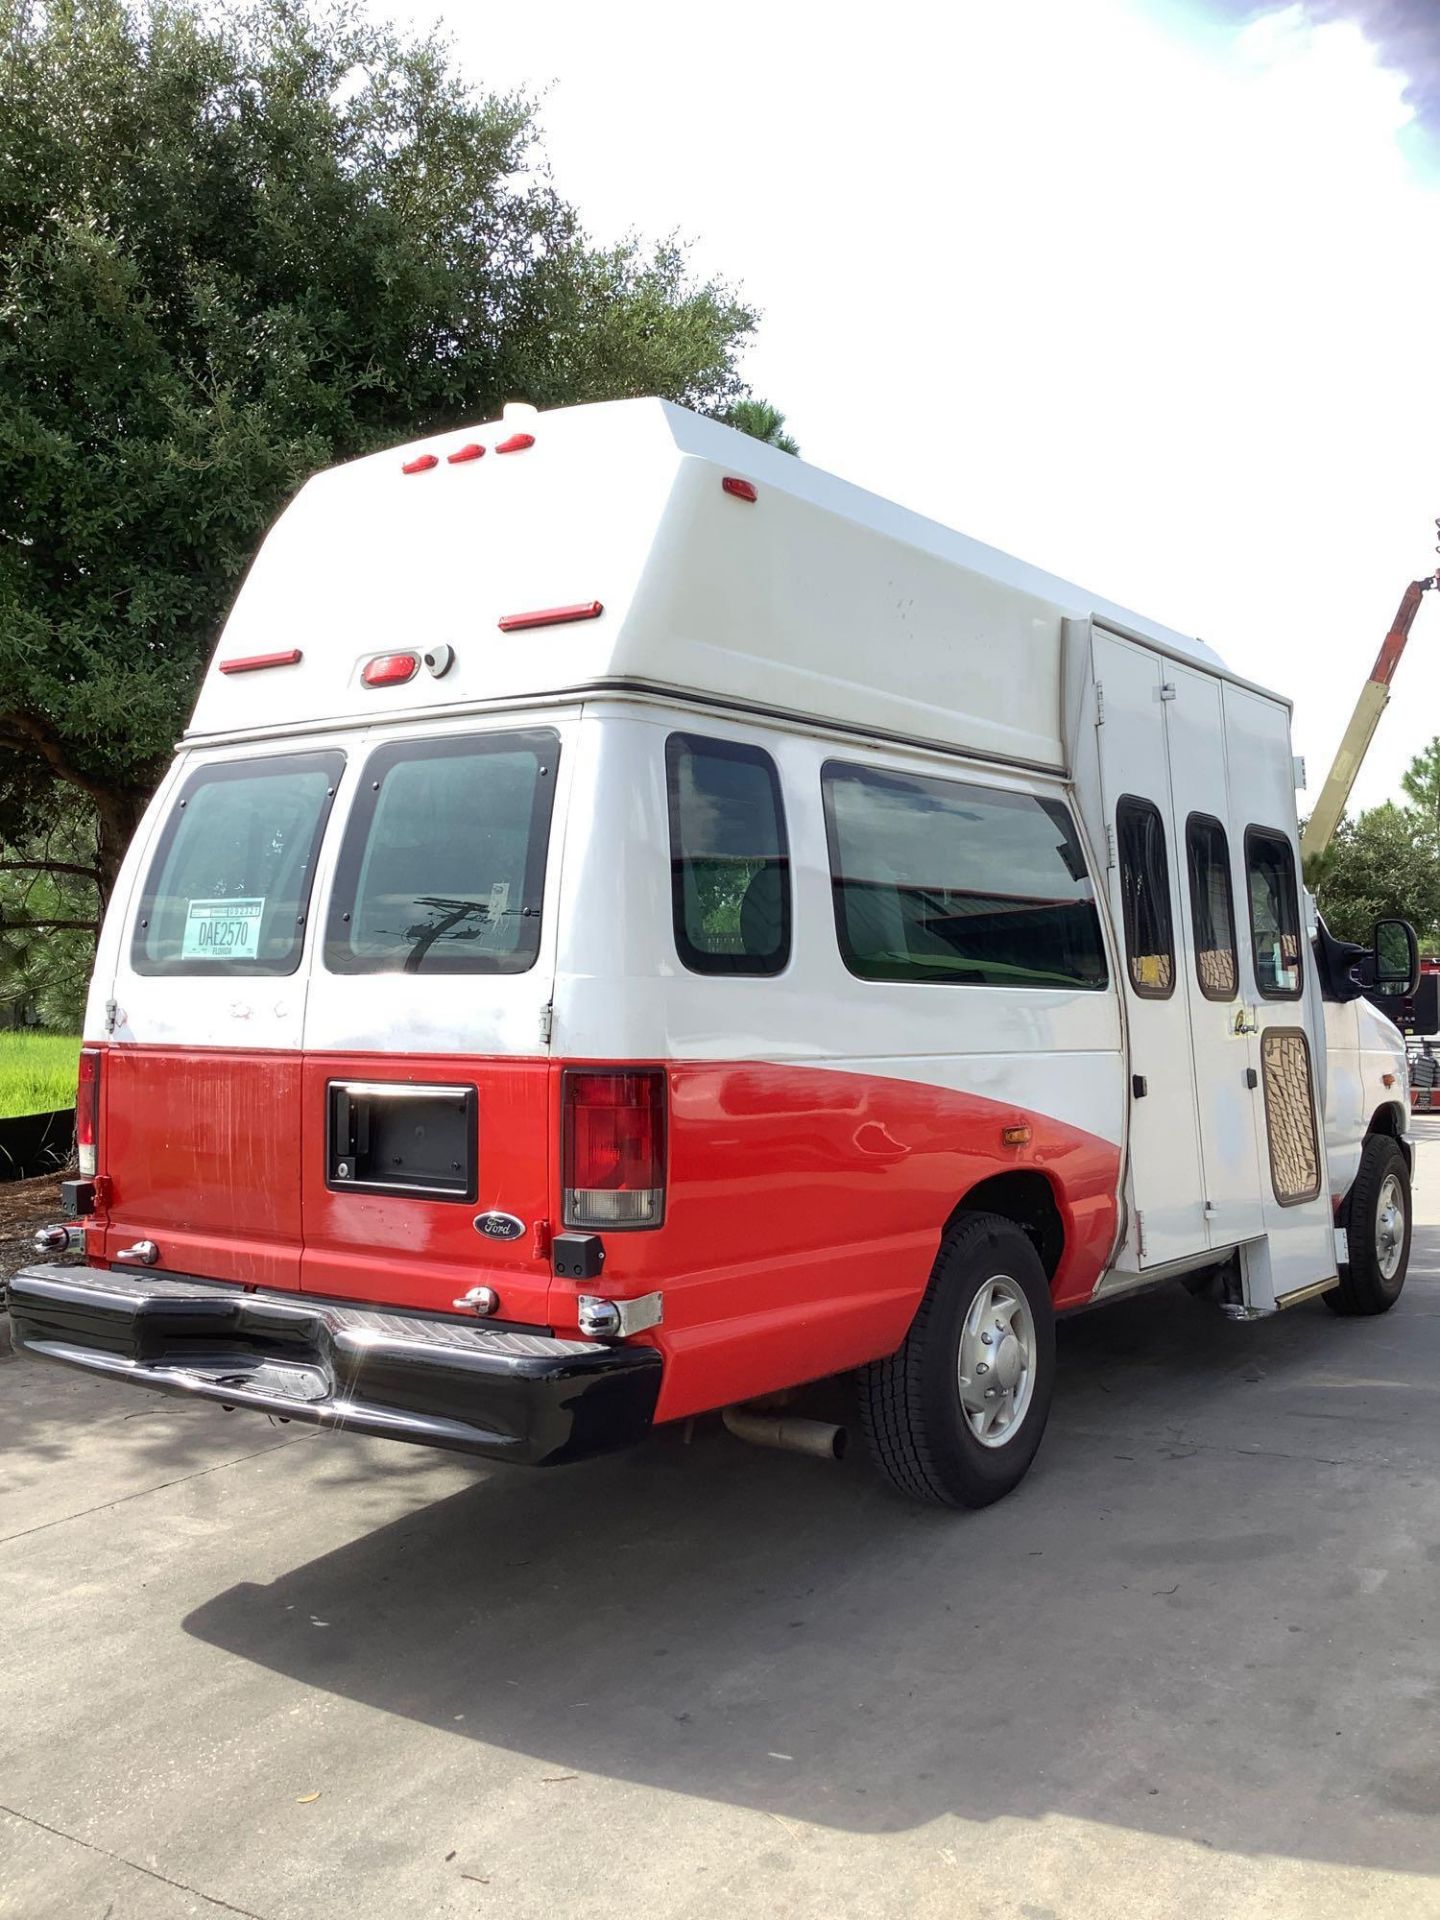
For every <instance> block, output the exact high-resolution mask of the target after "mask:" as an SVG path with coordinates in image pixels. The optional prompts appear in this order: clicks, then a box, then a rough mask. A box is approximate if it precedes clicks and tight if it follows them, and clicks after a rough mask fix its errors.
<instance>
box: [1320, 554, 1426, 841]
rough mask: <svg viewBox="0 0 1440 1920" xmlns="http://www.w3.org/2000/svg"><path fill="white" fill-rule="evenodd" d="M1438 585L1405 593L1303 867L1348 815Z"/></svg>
mask: <svg viewBox="0 0 1440 1920" xmlns="http://www.w3.org/2000/svg"><path fill="white" fill-rule="evenodd" d="M1437 582H1440V574H1435V575H1430V576H1428V577H1427V578H1426V579H1424V580H1412V581H1411V582H1410V585H1409V586H1408V587H1406V589H1405V597H1404V598H1403V599H1402V600H1401V602H1400V606H1399V610H1398V611H1397V613H1396V615H1395V618H1394V620H1393V621H1392V622H1391V623H1390V631H1389V632H1388V633H1387V634H1386V636H1385V641H1384V644H1383V645H1382V647H1381V648H1380V651H1379V653H1378V654H1377V655H1376V658H1375V664H1374V666H1373V667H1372V668H1371V669H1370V678H1369V679H1368V680H1367V681H1366V682H1365V684H1364V686H1363V687H1362V688H1361V689H1360V698H1359V699H1358V700H1357V701H1356V702H1355V711H1354V713H1352V714H1351V716H1350V724H1349V726H1348V727H1346V729H1345V735H1344V738H1343V739H1342V740H1341V742H1340V745H1339V747H1338V749H1337V750H1336V754H1335V758H1334V760H1333V761H1332V762H1331V766H1330V771H1329V773H1327V774H1326V776H1325V784H1324V786H1323V787H1321V789H1320V797H1319V799H1318V800H1317V801H1316V802H1315V810H1314V812H1313V813H1312V814H1311V815H1310V818H1309V819H1308V820H1307V821H1306V822H1305V830H1304V832H1303V833H1302V834H1301V835H1300V858H1301V860H1302V862H1303V861H1308V860H1311V859H1313V858H1316V857H1318V856H1319V855H1320V854H1322V853H1324V851H1325V849H1326V848H1327V847H1328V846H1329V844H1330V842H1331V840H1332V839H1333V837H1334V834H1335V829H1336V827H1338V826H1339V824H1340V817H1341V815H1342V814H1343V813H1344V811H1345V803H1346V801H1347V800H1348V799H1349V798H1350V789H1351V788H1352V787H1353V786H1354V784H1355V776H1356V774H1357V773H1359V771H1360V763H1361V761H1362V760H1363V759H1364V758H1365V755H1366V753H1367V752H1368V751H1369V748H1370V742H1371V741H1372V740H1373V739H1374V737H1375V729H1376V727H1377V726H1378V725H1379V724H1380V716H1381V714H1382V713H1383V712H1384V711H1385V708H1386V706H1387V705H1388V704H1389V700H1390V682H1391V681H1392V680H1393V679H1394V677H1395V669H1396V667H1398V666H1399V664H1400V656H1401V654H1402V653H1404V651H1405V642H1406V641H1407V640H1408V639H1409V638H1410V629H1411V627H1412V626H1413V624H1414V621H1415V615H1416V614H1417V613H1418V612H1419V611H1420V600H1421V596H1422V595H1424V594H1426V593H1428V592H1429V590H1430V589H1431V587H1433V586H1435V585H1436V584H1437Z"/></svg>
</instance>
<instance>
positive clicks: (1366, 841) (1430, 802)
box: [1310, 740, 1440, 952]
mask: <svg viewBox="0 0 1440 1920" xmlns="http://www.w3.org/2000/svg"><path fill="white" fill-rule="evenodd" d="M1437 776H1440V740H1435V741H1432V742H1431V744H1430V746H1429V747H1428V748H1426V750H1425V751H1424V752H1423V753H1420V754H1417V755H1416V756H1415V758H1414V760H1412V761H1411V763H1410V766H1409V769H1408V770H1407V772H1406V773H1405V774H1404V775H1403V776H1402V779H1401V786H1402V787H1403V789H1404V791H1405V794H1406V796H1407V800H1406V804H1404V805H1396V804H1395V803H1394V802H1393V801H1387V802H1386V804H1385V805H1384V806H1380V807H1370V808H1368V809H1367V810H1366V811H1365V812H1364V813H1362V814H1359V815H1357V816H1356V817H1355V818H1353V819H1352V818H1351V817H1350V816H1349V815H1347V816H1346V817H1345V818H1344V819H1343V820H1342V821H1341V822H1340V825H1339V826H1338V827H1337V828H1336V830H1335V836H1334V838H1333V839H1332V841H1331V842H1330V845H1329V847H1328V848H1327V849H1326V852H1325V856H1324V859H1323V861H1322V862H1321V863H1320V867H1319V870H1318V872H1317V873H1314V874H1313V875H1312V876H1310V877H1311V878H1312V882H1313V884H1314V886H1315V897H1316V899H1317V901H1318V902H1319V906H1320V911H1321V912H1322V913H1323V914H1324V916H1325V924H1326V925H1327V926H1328V927H1329V929H1330V931H1331V932H1332V933H1334V934H1337V935H1339V937H1340V938H1341V939H1345V940H1357V941H1361V942H1364V943H1366V944H1368V943H1369V940H1370V933H1371V929H1372V927H1373V926H1374V923H1375V922H1376V921H1377V920H1380V919H1387V918H1392V917H1399V918H1400V919H1402V920H1409V921H1411V922H1412V923H1413V925H1414V927H1415V930H1416V932H1417V933H1418V934H1419V936H1420V944H1421V946H1422V947H1423V948H1425V949H1426V950H1427V951H1429V952H1435V951H1437V950H1440V807H1437V799H1440V777H1437Z"/></svg>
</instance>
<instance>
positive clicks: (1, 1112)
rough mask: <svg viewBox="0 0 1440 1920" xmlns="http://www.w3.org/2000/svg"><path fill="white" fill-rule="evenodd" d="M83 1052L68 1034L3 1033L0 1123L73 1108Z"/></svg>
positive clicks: (74, 1039)
mask: <svg viewBox="0 0 1440 1920" xmlns="http://www.w3.org/2000/svg"><path fill="white" fill-rule="evenodd" d="M79 1052H80V1041H79V1037H78V1036H76V1035H72V1034H68V1033H0V1120H8V1119H10V1118H11V1117H12V1116H13V1115H15V1114H17V1113H49V1112H50V1111H51V1110H52V1109H53V1108H55V1107H73V1106H74V1104H75V1062H76V1059H77V1057H78V1055H79Z"/></svg>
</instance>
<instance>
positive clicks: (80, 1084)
mask: <svg viewBox="0 0 1440 1920" xmlns="http://www.w3.org/2000/svg"><path fill="white" fill-rule="evenodd" d="M100 1058H101V1056H100V1051H99V1049H98V1048H97V1047H82V1048H81V1049H80V1067H79V1071H78V1073H77V1075H76V1083H75V1147H76V1153H77V1157H78V1159H79V1163H80V1171H81V1173H82V1174H83V1175H84V1176H85V1178H86V1179H87V1180H91V1179H93V1178H94V1177H95V1169H96V1165H97V1161H98V1157H99V1152H100Z"/></svg>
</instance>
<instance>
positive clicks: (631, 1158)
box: [561, 1067, 665, 1228]
mask: <svg viewBox="0 0 1440 1920" xmlns="http://www.w3.org/2000/svg"><path fill="white" fill-rule="evenodd" d="M562 1134H563V1138H562V1141H561V1159H562V1164H563V1167H564V1183H565V1224H566V1226H567V1227H589V1228H600V1227H607V1228H617V1227H658V1226H659V1225H660V1223H661V1221H662V1220H663V1219H664V1217H665V1073H664V1070H663V1068H660V1067H639V1068H637V1067H621V1068H613V1067H612V1068H589V1067H587V1068H583V1069H571V1070H570V1071H569V1072H567V1073H566V1075H565V1078H564V1096H563V1120H562Z"/></svg>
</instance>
